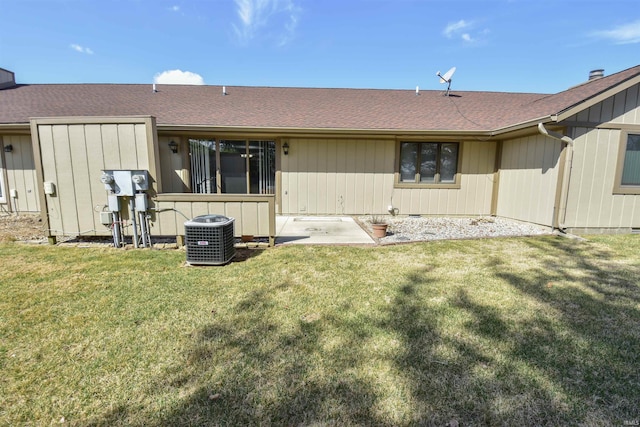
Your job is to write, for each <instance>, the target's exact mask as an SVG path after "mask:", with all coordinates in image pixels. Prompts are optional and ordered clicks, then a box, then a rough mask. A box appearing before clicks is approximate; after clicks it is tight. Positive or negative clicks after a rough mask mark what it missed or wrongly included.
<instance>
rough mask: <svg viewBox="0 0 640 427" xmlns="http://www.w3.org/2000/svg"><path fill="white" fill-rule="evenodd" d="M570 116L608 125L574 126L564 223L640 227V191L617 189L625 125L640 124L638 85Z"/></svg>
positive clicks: (570, 225) (584, 227)
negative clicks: (616, 190) (615, 190)
mask: <svg viewBox="0 0 640 427" xmlns="http://www.w3.org/2000/svg"><path fill="white" fill-rule="evenodd" d="M567 121H568V122H590V123H594V124H598V123H606V126H605V128H604V129H595V128H593V127H576V128H574V129H573V133H572V135H571V136H572V137H573V139H574V149H573V150H574V151H573V152H574V156H573V165H572V169H571V179H570V183H569V193H568V197H567V209H566V216H565V217H564V218H563V220H564V221H563V222H564V226H566V227H568V228H569V229H572V228H573V229H579V230H581V231H588V230H589V229H594V230H595V229H618V228H619V229H629V228H640V195H633V194H613V187H614V180H615V179H616V176H615V174H616V167H617V160H618V149H619V147H620V144H621V143H623V141H621V129H625V127H627V126H630V127H631V129H634V131H636V130H637V126H639V125H640V85H635V86H632V87H630V88H628V89H627V90H625V91H622V92H620V93H618V94H617V95H615V96H613V97H611V98H608V99H606V100H604V101H603V102H601V103H599V104H596V105H594V106H592V107H590V108H589V109H587V110H585V111H583V112H581V113H579V114H576V115H575V116H573V117H571V118H569V119H567ZM633 126H635V127H633ZM616 127H618V128H619V129H616Z"/></svg>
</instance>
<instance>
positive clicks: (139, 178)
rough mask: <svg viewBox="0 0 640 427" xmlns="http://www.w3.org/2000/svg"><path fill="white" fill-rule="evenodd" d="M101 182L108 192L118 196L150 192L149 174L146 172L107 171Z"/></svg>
mask: <svg viewBox="0 0 640 427" xmlns="http://www.w3.org/2000/svg"><path fill="white" fill-rule="evenodd" d="M100 181H102V183H103V184H104V188H105V189H106V190H109V191H111V192H113V193H114V194H116V195H118V196H133V195H134V194H135V193H136V191H147V190H149V172H147V171H146V170H112V169H105V170H103V171H102V177H101V178H100Z"/></svg>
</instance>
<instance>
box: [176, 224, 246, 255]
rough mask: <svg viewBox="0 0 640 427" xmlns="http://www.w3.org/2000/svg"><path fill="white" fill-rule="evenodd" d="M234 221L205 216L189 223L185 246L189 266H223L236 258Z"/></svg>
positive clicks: (186, 230)
mask: <svg viewBox="0 0 640 427" xmlns="http://www.w3.org/2000/svg"><path fill="white" fill-rule="evenodd" d="M233 225H234V219H233V218H227V217H223V216H220V215H217V216H213V215H203V216H201V217H196V218H194V219H193V220H191V221H187V222H186V223H185V225H184V228H185V244H186V249H187V262H188V263H189V264H202V265H222V264H226V263H228V262H229V261H231V259H232V258H233V257H234V256H235V253H236V250H235V246H234V244H235V238H234V229H233Z"/></svg>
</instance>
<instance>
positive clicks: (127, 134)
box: [37, 122, 150, 236]
mask: <svg viewBox="0 0 640 427" xmlns="http://www.w3.org/2000/svg"><path fill="white" fill-rule="evenodd" d="M37 128H38V137H39V141H40V152H41V157H42V172H43V178H44V181H51V182H53V183H54V184H55V186H56V193H55V194H54V195H46V201H47V207H48V215H49V228H50V231H51V234H52V235H56V236H62V235H70V236H78V235H103V236H108V235H110V234H111V232H110V230H109V229H108V228H107V227H105V226H104V225H102V224H101V223H100V217H99V212H100V211H101V210H102V209H104V207H105V206H106V204H107V191H106V190H105V188H104V185H103V184H102V183H101V182H100V176H101V174H102V170H103V169H148V168H149V165H150V161H149V159H148V158H147V157H148V156H147V151H148V150H147V138H146V135H147V131H146V124H144V123H137V122H136V123H121V124H64V123H61V124H38V127H37ZM125 205H126V204H125V203H123V206H122V211H121V212H124V211H126V210H127V207H126V206H125ZM124 216H125V217H128V214H125V215H124ZM129 229H130V227H127V228H125V230H127V232H128V231H130V230H129Z"/></svg>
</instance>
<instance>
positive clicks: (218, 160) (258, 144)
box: [189, 139, 276, 194]
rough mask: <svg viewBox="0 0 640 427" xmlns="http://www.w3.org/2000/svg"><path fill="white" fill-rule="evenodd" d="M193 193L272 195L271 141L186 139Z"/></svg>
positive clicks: (273, 156) (272, 162)
mask: <svg viewBox="0 0 640 427" xmlns="http://www.w3.org/2000/svg"><path fill="white" fill-rule="evenodd" d="M189 149H190V154H191V191H192V192H193V193H204V194H207V193H231V194H248V193H251V194H275V170H276V160H275V159H276V144H275V141H253V140H251V141H249V140H204V139H190V140H189Z"/></svg>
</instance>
